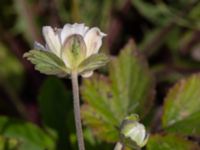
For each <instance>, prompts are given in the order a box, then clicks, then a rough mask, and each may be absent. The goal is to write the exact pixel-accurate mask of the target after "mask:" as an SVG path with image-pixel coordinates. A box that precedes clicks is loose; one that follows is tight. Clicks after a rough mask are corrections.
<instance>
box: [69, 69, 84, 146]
mask: <svg viewBox="0 0 200 150" xmlns="http://www.w3.org/2000/svg"><path fill="white" fill-rule="evenodd" d="M72 89H73V98H74V115H75V125H76V136H77V139H78V146H79V150H85V144H84V140H83V130H82V124H81V115H80V100H79V85H78V74H77V72H76V71H74V72H72Z"/></svg>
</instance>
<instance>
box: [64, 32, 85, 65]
mask: <svg viewBox="0 0 200 150" xmlns="http://www.w3.org/2000/svg"><path fill="white" fill-rule="evenodd" d="M86 51H87V49H86V45H85V42H84V39H83V37H82V36H81V35H78V34H73V35H71V36H69V37H68V38H67V39H66V41H65V42H64V44H63V47H62V49H61V58H62V59H63V61H64V62H65V64H66V66H69V67H70V69H77V67H78V65H79V64H80V63H81V62H82V61H83V60H84V59H85V58H86Z"/></svg>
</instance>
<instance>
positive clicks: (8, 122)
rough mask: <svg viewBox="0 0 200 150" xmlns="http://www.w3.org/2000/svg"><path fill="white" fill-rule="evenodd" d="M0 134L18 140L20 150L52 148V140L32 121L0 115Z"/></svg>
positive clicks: (51, 149)
mask: <svg viewBox="0 0 200 150" xmlns="http://www.w3.org/2000/svg"><path fill="white" fill-rule="evenodd" d="M0 135H1V136H4V137H6V138H14V139H16V140H18V141H19V143H20V150H44V149H48V150H53V149H54V141H53V140H52V139H51V138H50V137H49V136H48V135H47V134H46V133H45V132H44V131H42V130H41V129H40V128H38V127H37V126H35V125H34V124H32V123H28V122H24V121H19V120H15V119H9V118H7V117H3V116H1V117H0Z"/></svg>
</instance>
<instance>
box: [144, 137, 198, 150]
mask: <svg viewBox="0 0 200 150" xmlns="http://www.w3.org/2000/svg"><path fill="white" fill-rule="evenodd" d="M199 149H200V147H199V146H198V145H197V144H196V143H193V142H191V141H188V140H186V139H184V138H182V137H179V136H176V135H173V134H172V135H171V134H168V135H153V136H151V137H150V138H149V141H148V144H147V150H199Z"/></svg>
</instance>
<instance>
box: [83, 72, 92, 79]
mask: <svg viewBox="0 0 200 150" xmlns="http://www.w3.org/2000/svg"><path fill="white" fill-rule="evenodd" d="M92 74H93V71H89V72H86V73H83V74H81V76H82V77H84V78H88V77H90V76H92Z"/></svg>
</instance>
